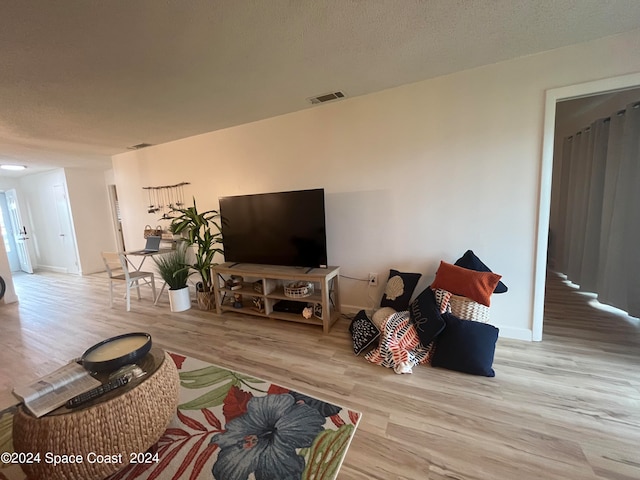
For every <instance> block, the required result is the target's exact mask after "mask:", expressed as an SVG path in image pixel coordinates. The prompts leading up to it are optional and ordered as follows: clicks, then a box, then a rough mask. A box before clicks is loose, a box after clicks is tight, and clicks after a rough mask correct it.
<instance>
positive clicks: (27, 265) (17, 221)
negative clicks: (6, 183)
mask: <svg viewBox="0 0 640 480" xmlns="http://www.w3.org/2000/svg"><path fill="white" fill-rule="evenodd" d="M5 196H6V198H7V208H8V209H9V222H11V227H12V228H11V229H12V230H13V232H14V239H15V242H16V250H17V253H18V259H19V260H20V270H22V271H23V272H26V273H33V267H32V266H31V257H30V256H29V233H28V232H27V227H26V225H25V224H24V222H23V221H22V215H21V214H20V207H19V206H18V195H17V194H16V191H15V190H13V189H12V190H7V191H6V192H5Z"/></svg>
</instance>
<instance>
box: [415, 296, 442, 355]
mask: <svg viewBox="0 0 640 480" xmlns="http://www.w3.org/2000/svg"><path fill="white" fill-rule="evenodd" d="M409 318H410V319H411V323H413V325H414V326H415V327H416V331H417V332H418V337H420V343H421V344H422V345H423V346H424V347H426V346H428V345H429V344H430V343H431V342H432V341H433V340H434V339H435V338H436V337H437V336H438V334H439V333H440V332H442V330H444V326H445V325H444V319H443V318H442V315H440V309H439V308H438V305H437V304H436V296H435V293H434V292H433V290H431V288H429V287H427V288H425V289H424V291H423V292H422V293H421V294H420V295H418V296H417V297H416V299H415V300H414V301H413V302H411V305H409Z"/></svg>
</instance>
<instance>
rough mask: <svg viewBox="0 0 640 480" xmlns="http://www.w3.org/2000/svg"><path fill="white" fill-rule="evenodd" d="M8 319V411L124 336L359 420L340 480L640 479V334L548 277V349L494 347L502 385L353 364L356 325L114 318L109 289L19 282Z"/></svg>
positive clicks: (149, 309)
mask: <svg viewBox="0 0 640 480" xmlns="http://www.w3.org/2000/svg"><path fill="white" fill-rule="evenodd" d="M15 283H16V289H17V292H18V295H19V297H20V302H19V303H17V304H11V305H3V306H0V335H1V336H0V408H2V407H3V406H4V405H6V404H8V403H10V402H11V401H12V400H13V397H12V396H11V395H10V393H9V392H10V390H11V388H12V387H13V386H14V384H16V383H18V382H22V381H26V380H30V379H33V378H35V377H37V376H40V375H44V374H45V373H48V372H49V371H51V370H53V369H55V368H57V367H58V366H60V365H62V364H63V363H65V362H66V361H68V360H69V359H71V358H74V357H76V356H78V355H80V354H81V353H82V352H83V351H84V350H85V349H86V348H87V347H88V346H90V345H92V344H94V343H96V342H98V341H100V340H102V339H104V338H106V337H109V336H112V335H117V334H120V333H123V332H128V331H146V332H149V333H151V335H152V336H153V339H154V342H155V343H156V344H158V345H160V346H161V347H163V348H165V349H169V350H172V351H176V352H180V353H184V354H187V355H191V356H193V357H196V358H199V359H202V360H205V361H209V362H212V363H215V364H218V365H222V366H225V367H228V368H231V369H234V370H237V371H241V372H246V373H250V374H252V375H255V376H258V377H261V378H264V379H267V380H270V381H272V382H275V383H280V384H283V385H286V386H289V387H293V388H296V389H298V390H300V391H303V392H306V393H309V394H311V395H314V396H316V397H319V398H322V399H325V400H327V401H330V402H334V403H337V404H340V405H343V406H347V407H350V408H353V409H356V410H360V411H362V412H363V414H364V416H363V419H362V421H361V423H360V426H359V427H358V430H357V432H356V435H355V437H354V439H353V441H352V444H351V447H350V448H349V451H348V454H347V457H346V459H345V462H344V464H343V466H342V469H341V471H340V475H339V478H340V479H341V480H365V479H367V480H389V479H398V480H403V479H406V480H409V479H411V480H413V479H420V480H422V479H430V480H441V479H442V480H444V479H451V478H456V479H465V480H481V479H482V480H483V479H508V480H526V479H581V480H582V479H584V480H596V479H624V480H629V479H640V453H639V452H640V450H639V449H638V445H639V444H640V322H639V321H638V320H637V319H632V318H629V317H626V316H620V315H618V314H615V313H612V312H610V311H604V310H600V309H596V308H594V307H593V306H592V305H590V302H592V301H593V296H591V295H585V294H582V293H580V292H579V291H578V290H576V289H575V288H573V287H572V286H570V285H569V284H567V283H566V282H564V281H563V280H562V279H561V278H560V277H559V276H557V275H555V274H549V276H548V282H547V295H546V297H547V299H546V305H545V329H544V335H543V341H542V342H538V343H528V342H521V341H516V340H507V339H500V340H499V341H498V345H497V349H496V356H495V362H494V369H495V371H496V377H495V378H484V377H475V376H471V375H465V374H460V373H456V372H451V371H447V370H443V369H436V368H431V367H429V366H420V367H416V368H414V373H413V374H411V375H396V374H395V373H393V371H391V370H389V369H385V368H383V367H380V366H377V365H372V364H369V363H368V362H366V361H365V360H364V359H363V358H362V357H356V356H354V355H353V352H352V350H351V339H350V336H349V332H348V326H349V320H348V319H346V318H342V319H340V320H339V321H338V322H337V323H336V324H335V325H334V327H333V328H332V330H331V332H330V333H329V334H327V335H325V334H323V333H322V329H321V328H319V327H317V326H311V325H303V324H295V323H290V322H278V321H271V320H265V319H262V318H254V317H245V316H241V315H236V314H233V313H229V314H225V315H223V316H218V315H216V314H214V313H212V312H204V311H200V310H198V309H197V308H193V309H192V310H189V311H187V312H182V313H171V312H170V311H169V307H168V299H167V297H166V294H165V295H164V297H163V298H162V299H161V300H160V302H159V304H158V305H157V306H154V305H153V302H152V301H151V297H150V294H149V293H148V292H144V291H143V299H142V300H141V301H137V300H133V301H132V309H131V312H126V311H125V309H124V300H123V299H117V300H116V305H115V307H114V308H109V300H108V283H107V280H106V277H105V276H104V275H101V274H97V275H90V276H86V277H75V276H67V275H57V274H52V273H39V274H36V275H16V278H15Z"/></svg>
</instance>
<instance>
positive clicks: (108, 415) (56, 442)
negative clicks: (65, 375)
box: [13, 347, 180, 480]
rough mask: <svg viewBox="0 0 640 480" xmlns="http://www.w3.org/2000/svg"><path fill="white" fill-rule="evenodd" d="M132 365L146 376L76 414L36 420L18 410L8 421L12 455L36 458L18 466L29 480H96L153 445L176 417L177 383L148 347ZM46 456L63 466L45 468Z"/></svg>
mask: <svg viewBox="0 0 640 480" xmlns="http://www.w3.org/2000/svg"><path fill="white" fill-rule="evenodd" d="M138 365H140V367H142V369H143V370H145V371H146V372H147V375H145V376H143V377H141V378H139V379H134V380H132V381H131V382H130V383H129V384H127V385H125V386H123V387H121V388H119V389H116V390H114V391H112V392H109V393H107V394H105V395H104V396H102V397H99V398H97V399H95V400H92V401H90V402H89V403H87V404H86V406H82V407H79V408H76V409H67V408H66V407H61V408H59V409H58V410H56V411H54V412H52V413H50V414H48V415H45V416H43V417H40V418H35V417H34V416H32V415H31V414H29V413H28V412H27V411H26V410H25V409H24V407H22V406H21V407H20V408H18V410H17V411H16V414H15V416H14V419H13V444H14V447H15V450H16V452H32V453H34V454H35V453H40V459H41V461H40V462H39V463H33V464H27V465H22V469H23V470H24V471H25V473H27V475H29V477H30V478H34V479H35V478H42V479H45V478H46V479H50V480H58V479H59V480H98V479H102V478H105V477H107V476H109V475H111V474H113V473H115V472H117V471H118V470H121V469H122V468H124V467H125V466H126V465H128V464H129V463H130V460H131V455H132V454H143V453H144V452H145V451H146V450H148V449H149V448H150V447H151V446H152V445H153V444H155V443H156V442H157V441H158V440H159V439H160V437H161V436H162V434H163V433H164V431H165V430H166V428H167V425H168V424H169V422H170V420H171V419H172V418H173V416H174V415H175V413H176V408H177V406H178V390H179V384H180V380H179V377H178V371H177V369H176V366H175V363H174V362H173V360H172V359H171V357H169V355H168V354H166V353H165V352H164V351H163V350H161V349H159V348H156V347H153V348H152V349H151V351H150V352H149V353H148V354H147V355H146V356H145V357H144V358H143V359H142V360H141V361H140V362H138ZM47 455H48V456H49V458H50V459H51V458H52V455H66V456H67V457H56V458H60V459H63V460H66V461H69V460H71V459H72V458H73V459H75V462H74V461H70V462H68V463H61V464H59V465H53V462H51V461H49V462H47V461H46V460H47V457H46V456H47Z"/></svg>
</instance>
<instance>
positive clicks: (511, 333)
mask: <svg viewBox="0 0 640 480" xmlns="http://www.w3.org/2000/svg"><path fill="white" fill-rule="evenodd" d="M496 327H498V328H499V329H500V334H499V336H500V338H510V339H512V340H524V341H527V342H531V341H532V340H533V332H532V331H531V330H529V329H527V328H514V327H504V326H500V325H496Z"/></svg>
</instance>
